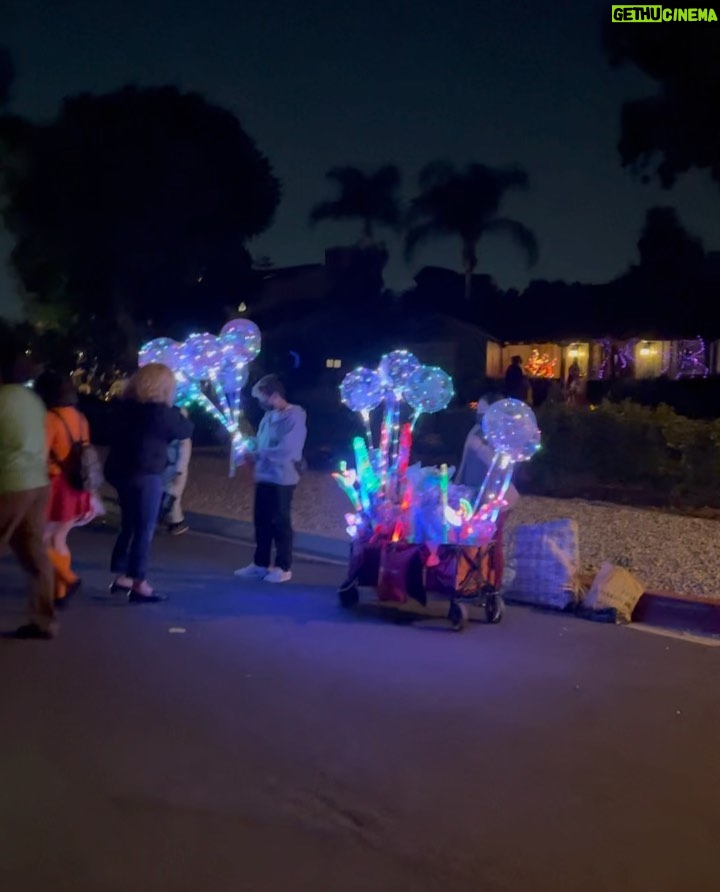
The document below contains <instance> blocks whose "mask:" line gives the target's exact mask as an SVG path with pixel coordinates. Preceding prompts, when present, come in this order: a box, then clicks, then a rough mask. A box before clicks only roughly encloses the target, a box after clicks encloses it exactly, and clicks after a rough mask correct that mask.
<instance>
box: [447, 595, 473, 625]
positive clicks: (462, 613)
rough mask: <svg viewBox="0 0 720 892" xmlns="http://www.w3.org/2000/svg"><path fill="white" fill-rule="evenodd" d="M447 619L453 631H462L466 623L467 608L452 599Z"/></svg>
mask: <svg viewBox="0 0 720 892" xmlns="http://www.w3.org/2000/svg"><path fill="white" fill-rule="evenodd" d="M448 620H449V621H450V625H451V626H452V629H453V632H462V630H463V629H464V628H465V626H467V624H468V609H467V607H466V606H465V605H464V604H458V602H457V601H453V602H452V604H451V605H450V609H449V610H448Z"/></svg>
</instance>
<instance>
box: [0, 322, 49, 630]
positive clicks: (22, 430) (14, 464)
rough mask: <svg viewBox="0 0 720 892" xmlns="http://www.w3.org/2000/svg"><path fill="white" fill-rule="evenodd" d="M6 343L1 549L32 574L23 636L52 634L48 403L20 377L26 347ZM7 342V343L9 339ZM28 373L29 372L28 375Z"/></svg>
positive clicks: (0, 356) (0, 377)
mask: <svg viewBox="0 0 720 892" xmlns="http://www.w3.org/2000/svg"><path fill="white" fill-rule="evenodd" d="M2 341H3V343H2V344H0V553H1V552H3V551H5V549H6V548H9V549H10V550H11V551H12V552H13V554H14V555H15V557H16V558H17V560H18V563H19V564H20V566H21V567H22V568H23V570H24V571H25V573H26V574H27V576H28V581H29V583H30V586H29V601H30V611H29V612H30V617H29V622H28V623H27V624H26V625H24V626H21V627H20V628H19V629H18V630H17V632H16V633H15V634H16V636H17V637H18V638H36V639H50V638H53V637H54V636H55V634H56V632H57V621H56V618H55V599H54V582H55V580H54V574H53V568H52V564H51V563H50V558H49V557H48V555H47V552H46V551H45V542H44V534H45V513H46V511H47V506H48V501H49V499H50V481H49V479H48V468H47V446H46V443H45V406H44V405H43V403H42V400H41V399H40V397H39V396H38V395H37V394H35V393H33V392H32V390H30V389H29V388H27V387H24V386H23V385H22V384H21V383H20V382H22V381H23V380H27V378H29V377H30V371H29V369H28V370H24V369H22V367H21V366H22V362H23V360H22V358H21V351H20V350H19V349H18V347H17V345H16V344H15V343H13V342H12V340H11V338H10V337H7V338H6V337H4V336H3V338H2ZM6 341H7V343H6ZM24 372H27V373H26V374H25V373H24Z"/></svg>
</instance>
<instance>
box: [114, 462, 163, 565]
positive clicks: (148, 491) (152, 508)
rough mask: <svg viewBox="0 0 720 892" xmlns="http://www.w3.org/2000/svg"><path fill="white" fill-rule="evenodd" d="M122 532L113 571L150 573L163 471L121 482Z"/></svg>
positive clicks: (118, 485) (118, 540)
mask: <svg viewBox="0 0 720 892" xmlns="http://www.w3.org/2000/svg"><path fill="white" fill-rule="evenodd" d="M117 492H118V500H119V502H120V513H121V527H120V535H119V536H118V538H117V542H116V543H115V548H114V549H113V553H112V563H111V564H110V569H111V570H112V572H113V573H119V574H121V575H123V576H128V577H129V578H130V579H137V580H138V581H140V580H143V579H145V578H146V577H147V565H148V556H149V554H150V543H151V542H152V538H153V535H154V533H155V525H156V523H157V519H158V512H159V511H160V500H161V499H162V493H163V479H162V477H161V476H160V475H159V474H157V475H156V474H143V475H142V476H138V477H130V478H129V479H128V480H123V481H122V482H121V483H118V484H117Z"/></svg>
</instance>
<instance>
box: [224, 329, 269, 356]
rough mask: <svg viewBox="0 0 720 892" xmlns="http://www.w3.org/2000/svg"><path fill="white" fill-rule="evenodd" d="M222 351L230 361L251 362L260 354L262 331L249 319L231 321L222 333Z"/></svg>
mask: <svg viewBox="0 0 720 892" xmlns="http://www.w3.org/2000/svg"><path fill="white" fill-rule="evenodd" d="M220 343H221V349H222V351H223V353H224V354H225V356H226V358H228V359H242V360H243V361H245V362H250V361H251V360H253V359H255V357H256V356H257V355H258V354H259V353H260V345H261V344H262V337H261V336H260V329H259V328H258V327H257V325H255V323H254V322H251V321H250V320H249V319H231V320H230V322H228V323H227V324H226V325H224V326H223V327H222V329H221V331H220Z"/></svg>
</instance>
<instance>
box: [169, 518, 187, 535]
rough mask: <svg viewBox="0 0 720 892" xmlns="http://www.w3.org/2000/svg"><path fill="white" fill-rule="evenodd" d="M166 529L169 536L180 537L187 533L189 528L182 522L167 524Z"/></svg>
mask: <svg viewBox="0 0 720 892" xmlns="http://www.w3.org/2000/svg"><path fill="white" fill-rule="evenodd" d="M167 529H168V533H170V535H171V536H182V534H183V533H187V531H188V530H189V529H190V527H189V526H188V525H187V524H186V523H185V521H184V520H183V521H181V522H180V523H169V524H168V528H167Z"/></svg>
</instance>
